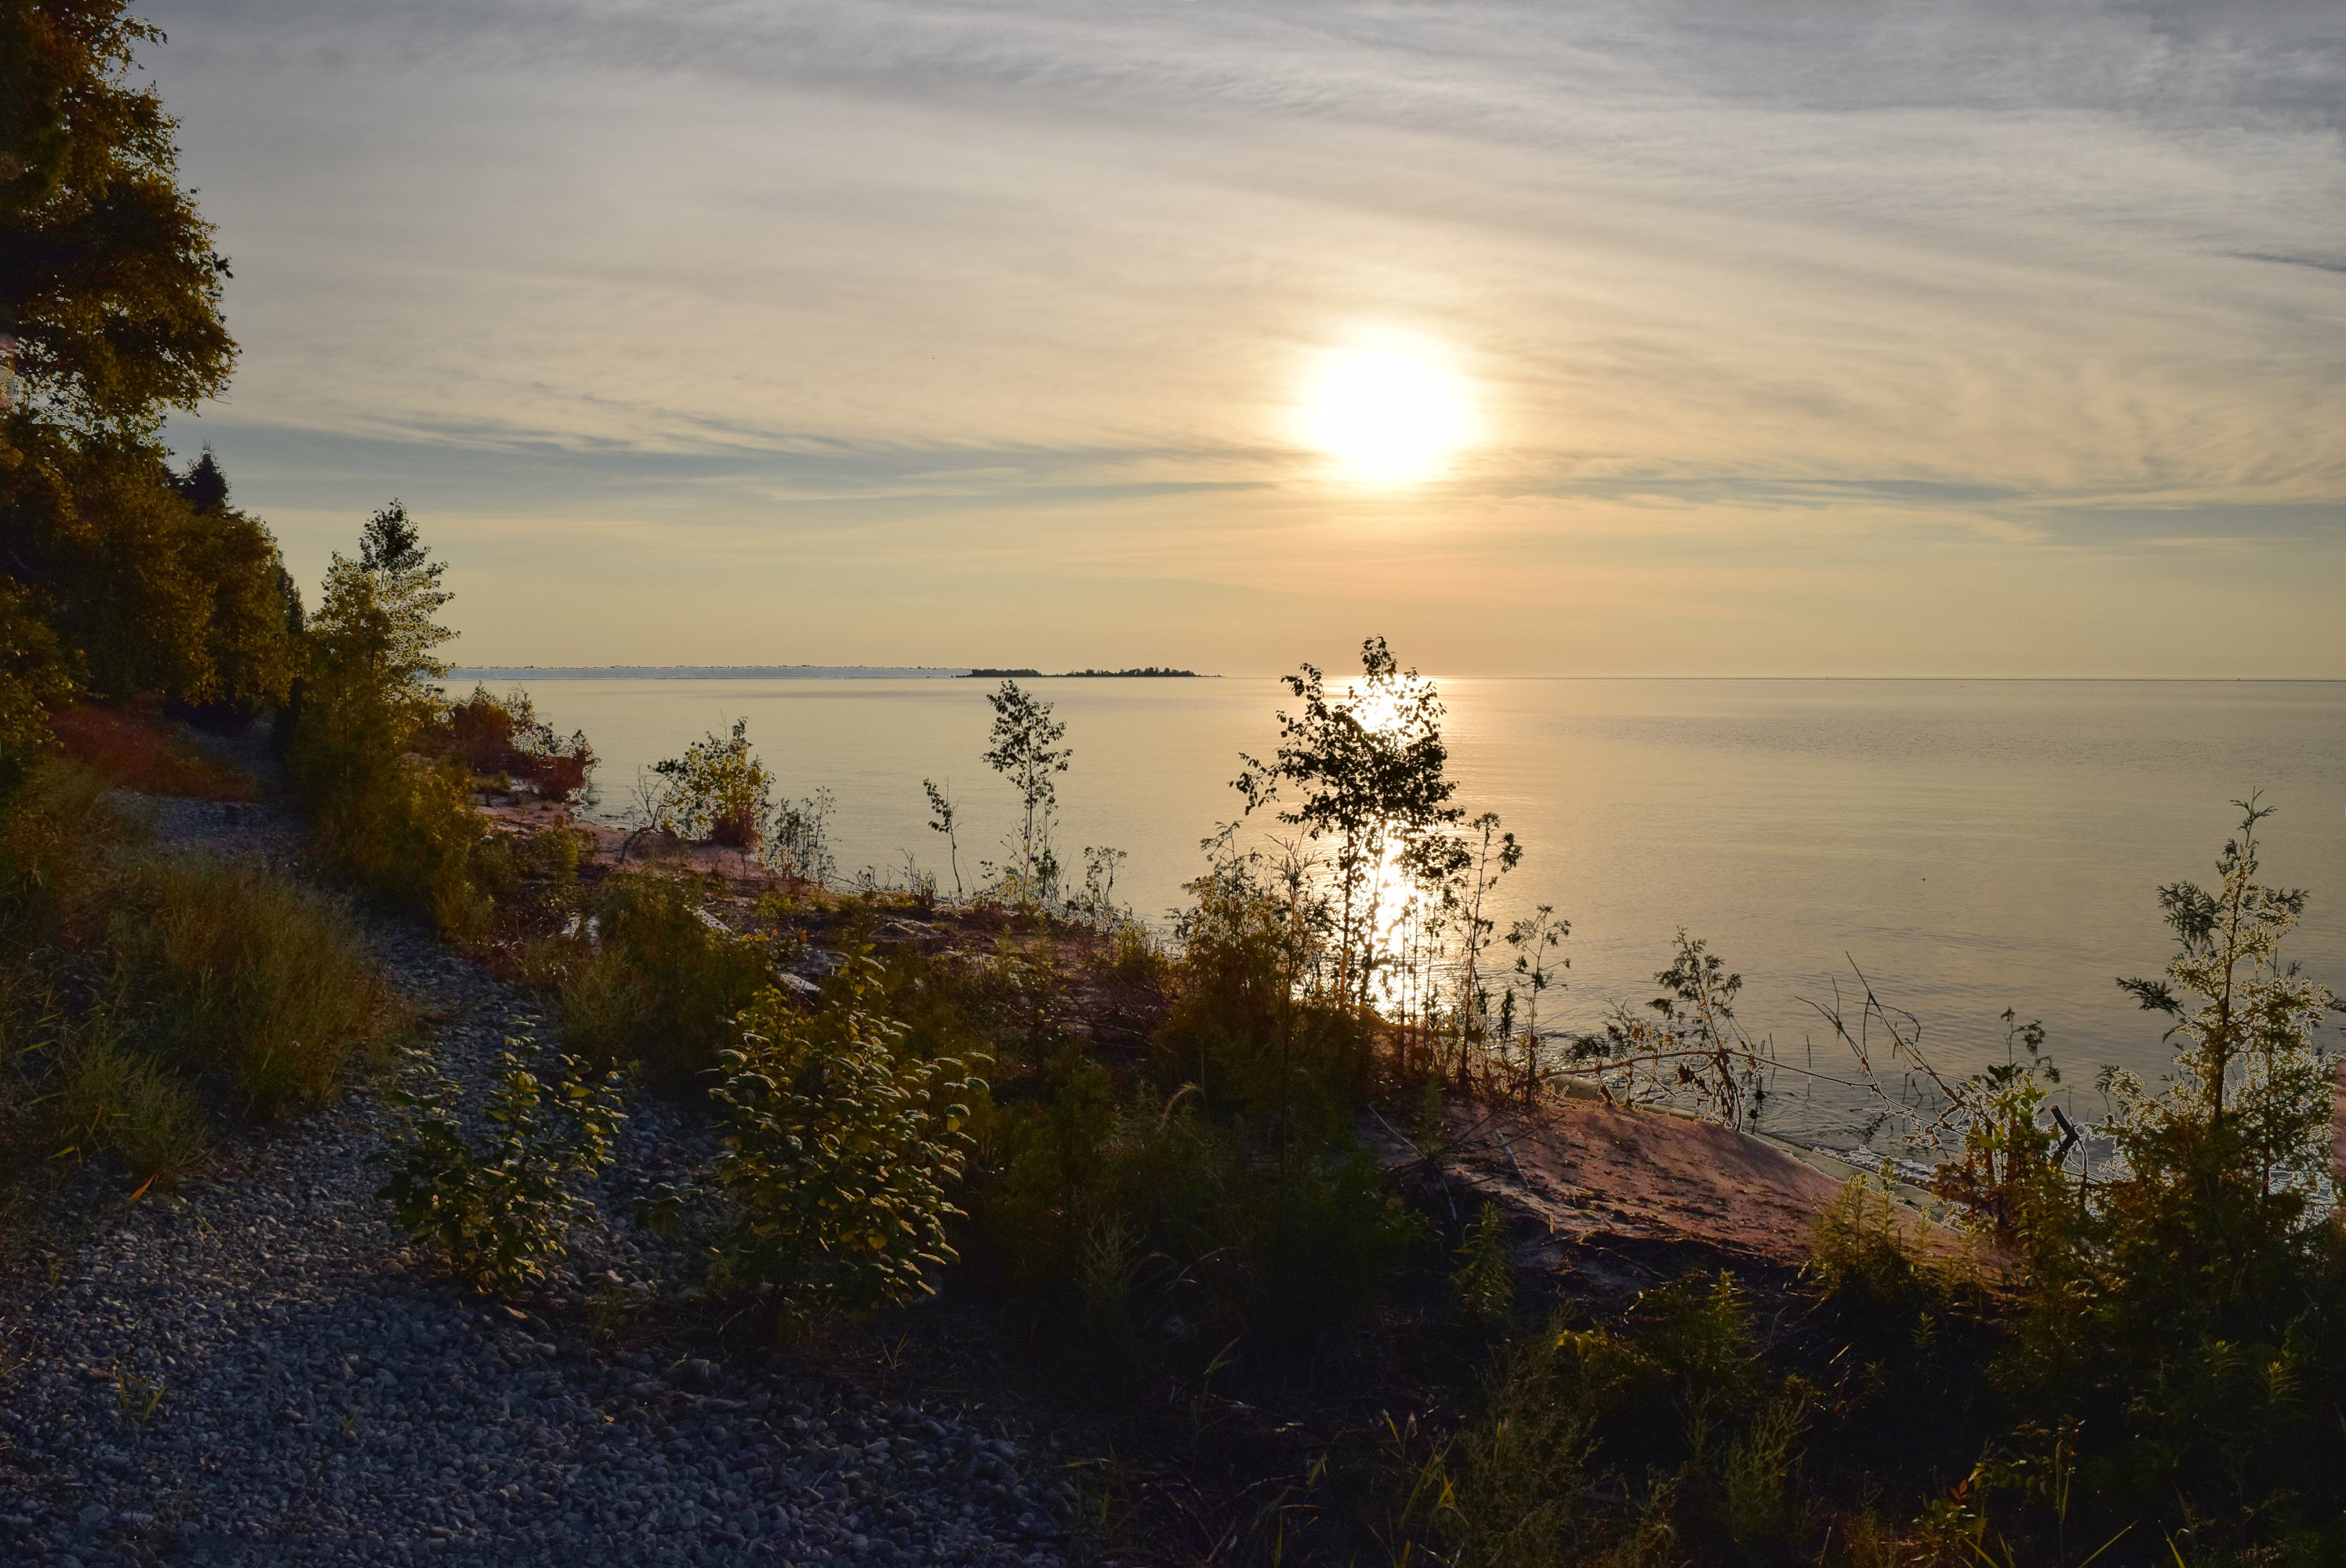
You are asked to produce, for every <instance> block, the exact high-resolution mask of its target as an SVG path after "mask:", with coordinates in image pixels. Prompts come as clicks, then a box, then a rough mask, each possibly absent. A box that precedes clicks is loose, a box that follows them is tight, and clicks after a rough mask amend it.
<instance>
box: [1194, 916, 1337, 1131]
mask: <svg viewBox="0 0 2346 1568" xmlns="http://www.w3.org/2000/svg"><path fill="white" fill-rule="evenodd" d="M1199 894H1200V896H1199V902H1198V906H1197V909H1196V910H1195V911H1193V912H1192V913H1191V915H1190V916H1189V919H1188V928H1187V932H1186V941H1185V942H1184V944H1183V952H1182V956H1181V962H1179V964H1178V965H1177V966H1176V967H1175V970H1174V975H1173V1003H1172V1007H1171V1009H1170V1011H1169V1012H1168V1015H1167V1017H1166V1020H1165V1023H1164V1025H1163V1027H1162V1028H1161V1029H1159V1030H1158V1034H1157V1038H1156V1042H1155V1051H1156V1054H1157V1057H1158V1072H1159V1074H1160V1076H1162V1077H1164V1078H1167V1079H1168V1080H1170V1081H1172V1082H1176V1083H1179V1082H1188V1083H1191V1084H1196V1085H1197V1086H1198V1087H1199V1090H1200V1091H1201V1092H1202V1093H1203V1094H1204V1095H1205V1097H1206V1103H1207V1105H1208V1106H1209V1109H1211V1110H1213V1111H1214V1112H1215V1113H1217V1114H1230V1115H1239V1116H1242V1117H1244V1118H1245V1119H1246V1120H1247V1121H1248V1122H1249V1123H1250V1125H1253V1126H1255V1127H1256V1128H1257V1129H1259V1130H1260V1134H1261V1135H1262V1136H1265V1137H1267V1138H1270V1140H1272V1141H1274V1142H1293V1141H1299V1140H1300V1141H1304V1142H1313V1141H1318V1140H1321V1139H1324V1138H1327V1137H1330V1136H1335V1135H1345V1134H1346V1133H1347V1131H1348V1129H1349V1128H1350V1125H1351V1123H1352V1117H1353V1116H1354V1115H1356V1114H1357V1113H1358V1111H1359V1108H1360V1106H1361V1105H1362V1104H1363V1103H1365V1101H1366V1099H1367V1097H1368V1092H1369V1089H1370V1087H1371V1085H1372V1082H1373V1077H1374V1073H1375V1067H1376V1055H1375V1050H1374V1044H1373V1041H1372V1037H1371V1035H1370V1033H1369V1032H1368V1030H1367V1028H1366V1027H1365V1026H1364V1025H1363V1024H1362V1022H1361V1020H1360V1019H1358V1018H1356V1017H1355V1016H1353V1015H1352V1014H1351V1013H1345V1012H1343V1011H1341V1010H1339V1009H1337V1008H1335V1007H1333V1006H1331V1005H1327V1004H1325V1003H1319V1002H1315V1001H1313V1000H1311V998H1310V997H1309V996H1307V995H1305V994H1303V993H1301V988H1300V981H1301V976H1302V973H1303V972H1304V970H1305V968H1306V966H1307V964H1308V962H1309V956H1308V953H1307V952H1305V951H1304V949H1303V946H1302V944H1301V942H1300V941H1299V935H1298V933H1297V932H1296V931H1295V930H1294V928H1293V926H1292V924H1291V922H1290V918H1289V911H1288V910H1287V909H1286V907H1285V906H1284V905H1282V904H1280V903H1279V902H1278V901H1275V900H1271V899H1268V898H1262V897H1255V896H1250V895H1247V894H1244V893H1232V892H1229V891H1226V890H1223V889H1220V888H1219V887H1217V886H1216V885H1214V884H1212V883H1206V884H1201V885H1200V887H1199Z"/></svg>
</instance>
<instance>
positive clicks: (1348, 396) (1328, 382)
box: [1297, 345, 1472, 484]
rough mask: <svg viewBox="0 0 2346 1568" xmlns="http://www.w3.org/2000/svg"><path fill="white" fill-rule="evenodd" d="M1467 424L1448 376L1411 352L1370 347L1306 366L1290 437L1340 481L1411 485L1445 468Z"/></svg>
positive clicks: (1454, 376) (1454, 379) (1453, 375)
mask: <svg viewBox="0 0 2346 1568" xmlns="http://www.w3.org/2000/svg"><path fill="white" fill-rule="evenodd" d="M1471 423H1472V420H1471V415H1470V412H1469V410H1468V407H1467V397H1466V386H1465V382H1464V380H1463V379H1462V378H1461V377H1460V376H1459V375H1458V373H1457V372H1455V371H1454V370H1452V369H1451V368H1450V367H1449V366H1448V365H1446V364H1444V363H1443V361H1441V360H1440V359H1438V358H1437V357H1435V356H1434V355H1433V354H1432V353H1429V352H1424V351H1419V350H1417V349H1414V348H1410V347H1402V346H1385V345H1373V346H1359V347H1352V348H1343V349H1332V350H1330V351H1327V352H1326V353H1323V354H1321V356H1320V357H1319V359H1318V360H1317V361H1314V362H1313V364H1312V366H1311V371H1310V372H1309V374H1308V376H1307V377H1306V379H1305V382H1304V386H1303V396H1302V400H1301V410H1300V413H1299V418H1298V422H1297V425H1298V430H1297V433H1298V434H1299V435H1300V436H1301V438H1302V441H1303V443H1304V444H1305V445H1306V446H1309V447H1311V448H1313V449H1314V450H1316V451H1318V452H1321V453H1325V454H1326V455H1327V456H1328V458H1329V459H1330V460H1331V462H1332V463H1333V464H1334V465H1335V469H1336V472H1337V473H1339V474H1340V475H1341V476H1342V477H1343V478H1345V479H1349V480H1352V481H1354V482H1356V483H1359V484H1416V483H1419V482H1421V481H1423V480H1428V479H1433V478H1437V477H1439V476H1440V475H1441V474H1442V473H1443V471H1444V470H1446V469H1447V468H1448V466H1449V463H1450V459H1451V456H1452V454H1453V453H1455V452H1456V451H1457V450H1458V449H1459V448H1460V447H1461V446H1463V445H1464V444H1465V442H1466V439H1467V436H1468V434H1469V433H1470V426H1471Z"/></svg>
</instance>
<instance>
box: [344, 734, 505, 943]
mask: <svg viewBox="0 0 2346 1568" xmlns="http://www.w3.org/2000/svg"><path fill="white" fill-rule="evenodd" d="M314 827H315V830H316V833H317V836H318V840H319V842H320V844H321V846H322V847H323V848H324V850H325V852H326V859H327V860H328V863H329V864H331V866H332V867H333V868H334V870H335V871H338V872H340V873H341V874H342V875H343V876H346V877H348V878H350V879H351V880H352V881H354V882H356V883H358V884H359V885H360V886H361V887H362V888H364V889H366V890H367V891H370V892H372V893H375V894H377V895H379V896H381V897H383V898H387V899H392V900H395V901H399V902H401V903H404V904H408V905H411V906H412V907H413V908H415V909H418V910H420V911H423V913H425V914H427V915H429V916H430V917H431V919H432V921H433V924H434V925H436V926H437V927H438V928H439V930H440V932H441V933H442V934H443V935H444V936H448V937H451V938H454V939H455V940H457V941H460V942H462V941H471V940H477V939H478V938H480V937H482V936H484V935H485V934H486V933H487V932H488V930H489V927H490V924H491V922H492V921H493V920H494V918H495V912H496V911H495V901H494V899H493V898H492V897H491V896H490V893H489V891H488V889H487V888H485V887H484V886H483V885H482V878H481V871H482V869H483V866H482V862H483V859H484V855H485V854H487V853H488V852H489V850H488V846H489V841H490V840H489V830H488V824H487V822H486V821H485V820H484V819H483V818H482V816H481V814H480V813H479V812H478V811H476V810H474V808H473V795H472V781H471V779H469V778H468V777H467V776H466V775H465V773H464V769H463V768H462V767H461V766H460V765H457V764H454V763H447V762H444V763H441V764H439V765H436V766H433V765H426V764H423V763H421V762H418V761H415V760H414V759H409V758H394V759H391V761H390V762H388V763H387V764H385V765H384V766H383V768H382V770H381V771H380V772H377V773H374V774H372V776H370V777H369V778H367V779H365V780H364V781H363V782H362V783H361V784H360V785H359V786H358V787H356V788H354V789H352V790H350V791H349V792H347V793H344V794H341V795H337V796H335V797H333V798H332V799H329V800H327V801H324V802H322V803H321V805H320V806H319V807H318V809H317V811H316V814H315V819H314Z"/></svg>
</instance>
